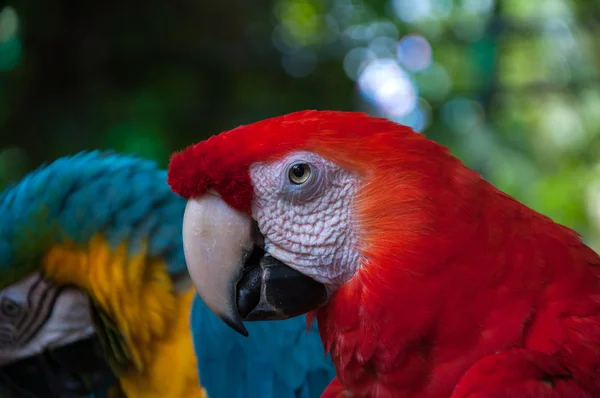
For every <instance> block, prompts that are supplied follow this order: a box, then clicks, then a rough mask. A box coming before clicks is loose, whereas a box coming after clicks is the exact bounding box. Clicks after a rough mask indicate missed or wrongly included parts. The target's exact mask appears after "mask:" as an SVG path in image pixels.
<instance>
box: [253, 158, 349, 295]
mask: <svg viewBox="0 0 600 398" xmlns="http://www.w3.org/2000/svg"><path fill="white" fill-rule="evenodd" d="M292 167H295V169H294V170H291V168H292ZM307 169H308V170H309V171H308V177H306V176H307V172H306V170H307ZM294 172H295V173H296V174H294ZM290 173H292V174H290ZM303 173H304V174H303ZM250 178H251V180H252V184H253V185H254V201H253V203H252V216H253V218H254V219H255V220H256V221H257V223H258V227H259V229H260V231H261V233H262V234H263V235H264V239H265V252H267V253H269V254H270V255H272V256H273V257H275V258H277V259H278V260H280V261H282V262H283V263H285V264H287V265H288V266H290V267H292V268H294V269H296V270H297V271H299V272H301V273H303V274H305V275H307V276H309V277H311V278H313V279H315V280H316V281H318V282H321V283H323V284H325V285H328V286H329V287H330V288H333V289H335V288H337V287H339V286H341V285H342V284H344V283H345V282H346V281H348V280H349V279H350V278H351V277H352V276H353V275H354V273H355V272H356V270H357V269H358V266H359V254H358V251H357V250H356V246H355V244H356V241H355V233H354V228H353V223H352V216H353V213H352V212H353V207H352V206H353V200H354V196H355V193H356V190H357V187H358V184H359V180H358V178H356V177H355V176H352V175H350V174H349V173H347V172H345V171H344V170H342V169H341V168H340V167H339V166H337V165H336V164H335V163H333V162H330V161H328V160H326V159H323V158H322V157H320V156H318V155H315V154H313V153H310V152H294V153H292V154H290V155H289V156H287V157H285V158H284V159H281V160H278V161H275V162H271V163H255V164H253V165H252V166H251V167H250ZM305 178H306V180H304V179H305Z"/></svg>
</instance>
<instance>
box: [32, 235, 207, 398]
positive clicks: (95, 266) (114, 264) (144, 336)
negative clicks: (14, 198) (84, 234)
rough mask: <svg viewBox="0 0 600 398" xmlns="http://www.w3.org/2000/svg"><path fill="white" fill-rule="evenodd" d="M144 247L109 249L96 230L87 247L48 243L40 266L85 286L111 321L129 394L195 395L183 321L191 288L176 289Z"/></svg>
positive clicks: (163, 267) (123, 383)
mask: <svg viewBox="0 0 600 398" xmlns="http://www.w3.org/2000/svg"><path fill="white" fill-rule="evenodd" d="M146 247H147V243H145V242H142V244H141V246H140V248H139V250H138V251H137V253H135V254H133V255H132V254H130V250H129V248H128V247H127V245H126V244H125V243H122V244H120V245H118V246H117V247H116V248H114V249H113V248H112V247H111V245H110V244H109V243H108V242H107V240H106V239H104V238H103V237H102V236H99V235H97V236H94V237H92V239H91V240H90V242H89V244H88V246H87V248H81V247H79V246H78V245H76V244H75V243H73V242H65V243H63V244H60V245H54V246H52V247H51V248H50V250H48V252H47V254H46V256H45V257H44V258H43V260H42V268H43V271H44V272H45V274H46V276H47V277H48V278H51V279H52V280H53V281H55V282H56V283H58V284H68V285H75V286H78V287H80V288H81V289H83V290H84V291H86V292H87V293H88V294H89V295H90V296H91V298H92V299H93V300H94V302H95V305H97V306H98V307H100V308H101V309H102V311H103V313H104V314H106V315H107V316H108V317H110V319H111V320H112V322H114V325H115V326H116V328H118V331H119V332H120V335H121V337H122V339H123V341H124V342H125V345H126V347H127V348H128V354H129V359H130V362H131V364H132V366H131V367H130V368H129V369H127V370H126V371H125V372H124V374H123V375H121V378H120V380H121V388H122V389H123V390H124V391H125V392H126V393H127V396H128V397H138V396H139V397H142V396H143V397H181V396H190V397H200V395H194V394H199V393H200V390H199V389H198V387H197V386H198V385H199V381H198V376H197V374H196V362H195V361H196V360H195V357H194V355H193V346H192V340H191V335H190V333H189V323H188V313H189V310H190V306H191V300H192V297H193V289H188V291H187V292H185V293H182V294H177V293H176V292H175V291H174V288H173V283H172V280H171V277H170V276H169V274H168V273H167V267H166V265H165V263H164V261H163V260H162V259H160V258H157V257H153V256H150V255H149V254H148V250H147V249H146ZM175 353H181V354H177V355H175ZM185 373H188V377H181V374H185ZM169 375H172V377H170V376H169ZM165 379H167V380H170V381H169V383H164V380H165ZM178 383H180V384H178Z"/></svg>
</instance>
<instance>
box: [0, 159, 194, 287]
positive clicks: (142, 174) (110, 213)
mask: <svg viewBox="0 0 600 398" xmlns="http://www.w3.org/2000/svg"><path fill="white" fill-rule="evenodd" d="M166 179H167V173H166V171H165V170H160V169H158V168H157V167H156V164H155V162H152V161H148V160H143V159H140V158H137V157H134V156H124V155H118V154H116V153H114V152H112V151H92V152H80V153H78V154H76V155H74V156H67V157H63V158H59V159H57V160H56V161H54V162H53V163H51V164H48V165H43V166H41V167H40V168H38V169H37V170H35V171H33V172H31V173H29V174H28V175H27V176H25V177H24V178H23V179H22V180H21V181H20V182H18V183H17V184H15V185H13V186H10V187H8V188H6V189H5V190H4V191H3V192H2V193H1V194H0V214H2V217H0V259H2V261H0V280H1V282H0V288H1V287H2V286H6V285H7V284H10V283H12V282H14V281H15V280H17V279H19V278H21V277H23V276H24V275H25V274H27V273H29V272H32V271H34V270H35V269H36V268H37V261H38V260H39V258H40V257H41V256H42V255H43V253H44V252H45V251H46V250H47V249H48V247H49V246H50V245H52V244H55V243H57V242H61V241H64V240H65V239H71V240H73V241H74V242H75V243H76V244H79V245H82V246H85V245H86V244H87V243H88V242H89V240H90V238H91V237H92V236H94V235H96V234H102V235H103V236H104V237H105V238H106V239H107V240H108V242H109V243H110V245H111V246H113V247H116V246H117V245H119V244H122V243H127V244H128V245H129V246H128V248H129V251H130V253H132V254H135V253H137V252H138V251H139V249H140V247H141V244H142V242H144V241H147V242H148V250H149V254H150V255H152V256H162V257H163V258H164V259H165V260H166V262H167V265H168V267H169V272H170V273H172V274H178V273H181V272H185V271H186V268H185V259H184V255H183V244H182V240H181V222H182V218H183V212H184V210H185V201H184V200H183V199H181V198H180V197H179V196H177V195H175V194H173V193H172V192H171V190H170V188H169V186H168V185H167V183H166Z"/></svg>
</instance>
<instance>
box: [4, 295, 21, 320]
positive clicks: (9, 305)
mask: <svg viewBox="0 0 600 398" xmlns="http://www.w3.org/2000/svg"><path fill="white" fill-rule="evenodd" d="M0 309H1V310H2V314H4V315H6V316H8V317H10V318H14V317H16V316H17V315H19V314H20V313H21V306H20V305H19V303H17V302H15V301H13V300H11V299H9V298H6V297H5V298H3V299H2V301H1V302H0Z"/></svg>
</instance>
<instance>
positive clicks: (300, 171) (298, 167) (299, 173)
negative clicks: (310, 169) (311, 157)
mask: <svg viewBox="0 0 600 398" xmlns="http://www.w3.org/2000/svg"><path fill="white" fill-rule="evenodd" d="M292 173H293V174H294V176H295V177H297V178H302V177H304V173H305V168H304V165H303V164H295V165H294V166H293V167H292Z"/></svg>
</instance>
